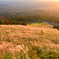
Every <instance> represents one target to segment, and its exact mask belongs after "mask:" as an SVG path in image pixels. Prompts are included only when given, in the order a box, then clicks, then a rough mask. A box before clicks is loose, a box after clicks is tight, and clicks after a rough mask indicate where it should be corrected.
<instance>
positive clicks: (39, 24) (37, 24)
mask: <svg viewBox="0 0 59 59" xmlns="http://www.w3.org/2000/svg"><path fill="white" fill-rule="evenodd" d="M30 25H34V26H43V25H50V24H47V23H44V22H42V23H31V24H30Z"/></svg>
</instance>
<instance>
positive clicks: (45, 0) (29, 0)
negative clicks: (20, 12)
mask: <svg viewBox="0 0 59 59" xmlns="http://www.w3.org/2000/svg"><path fill="white" fill-rule="evenodd" d="M0 1H59V0H0Z"/></svg>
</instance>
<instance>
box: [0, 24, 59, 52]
mask: <svg viewBox="0 0 59 59" xmlns="http://www.w3.org/2000/svg"><path fill="white" fill-rule="evenodd" d="M32 45H35V46H39V47H40V48H45V49H48V50H50V49H51V50H58V49H59V30H57V29H53V28H52V26H41V27H39V26H31V25H27V26H22V25H0V50H6V51H10V52H12V53H13V52H15V51H17V52H20V51H21V50H23V51H24V53H26V52H27V51H28V48H30V47H31V46H32Z"/></svg>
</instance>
